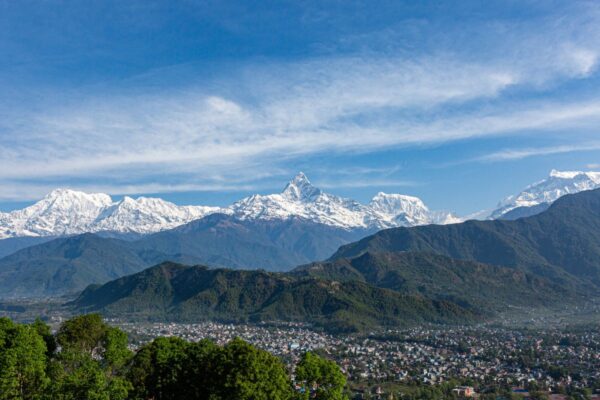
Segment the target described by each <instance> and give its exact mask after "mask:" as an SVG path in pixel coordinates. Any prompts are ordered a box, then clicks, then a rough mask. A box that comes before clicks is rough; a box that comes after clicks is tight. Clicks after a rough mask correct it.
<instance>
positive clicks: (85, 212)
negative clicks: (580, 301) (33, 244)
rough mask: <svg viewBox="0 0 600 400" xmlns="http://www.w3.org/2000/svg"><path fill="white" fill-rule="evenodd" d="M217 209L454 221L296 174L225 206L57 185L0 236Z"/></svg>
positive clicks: (394, 197) (109, 228)
mask: <svg viewBox="0 0 600 400" xmlns="http://www.w3.org/2000/svg"><path fill="white" fill-rule="evenodd" d="M215 213H219V214H226V215H231V216H234V217H235V218H237V219H239V220H284V219H289V218H302V219H305V220H309V221H312V222H315V223H319V224H324V225H329V226H334V227H339V228H344V229H347V230H352V229H363V230H364V229H367V230H378V229H382V228H389V227H393V226H414V225H422V224H429V223H450V222H457V221H458V219H457V218H456V217H454V216H452V215H451V214H449V213H445V212H432V211H430V210H429V209H428V208H427V207H426V206H425V204H424V203H423V202H422V201H421V200H420V199H418V198H416V197H412V196H405V195H400V194H386V193H383V192H380V193H378V194H377V195H376V196H375V197H374V198H373V199H372V201H371V202H370V203H369V204H367V205H363V204H360V203H359V202H357V201H354V200H350V199H344V198H341V197H338V196H334V195H331V194H328V193H325V192H323V191H322V190H320V189H318V188H316V187H315V186H313V185H312V184H311V183H310V181H309V180H308V178H307V177H306V175H304V174H303V173H299V174H298V175H297V176H296V177H294V178H293V179H292V180H291V181H290V182H289V183H288V184H287V185H286V187H285V188H284V190H283V191H282V192H281V193H278V194H271V195H258V194H257V195H252V196H249V197H247V198H244V199H242V200H239V201H237V202H235V203H233V204H232V205H230V206H228V207H208V206H177V205H175V204H173V203H170V202H167V201H164V200H162V199H158V198H147V197H139V198H137V199H133V198H131V197H124V198H123V199H122V200H120V201H117V202H115V201H113V200H112V199H111V197H110V196H108V195H106V194H87V193H83V192H78V191H74V190H69V189H57V190H54V191H52V192H51V193H49V194H48V195H47V196H46V197H45V198H44V199H42V200H41V201H39V202H37V203H35V204H34V205H32V206H30V207H27V208H24V209H22V210H15V211H12V212H9V213H0V239H5V238H14V237H44V236H51V237H57V236H64V235H72V234H80V233H99V232H104V233H120V234H132V235H134V236H135V234H138V235H139V234H149V233H155V232H159V231H164V230H168V229H172V228H175V227H177V226H180V225H184V224H186V223H188V222H190V221H193V220H197V219H200V218H202V217H204V216H206V215H209V214H215Z"/></svg>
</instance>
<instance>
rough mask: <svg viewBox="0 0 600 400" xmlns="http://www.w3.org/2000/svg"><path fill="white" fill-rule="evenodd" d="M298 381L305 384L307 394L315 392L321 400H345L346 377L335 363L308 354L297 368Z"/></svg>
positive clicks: (310, 353)
mask: <svg viewBox="0 0 600 400" xmlns="http://www.w3.org/2000/svg"><path fill="white" fill-rule="evenodd" d="M296 381H298V382H303V384H304V388H305V393H306V394H307V396H308V394H309V393H310V391H311V390H312V391H314V392H315V394H316V398H317V399H319V400H343V399H346V398H347V397H346V396H345V395H344V387H345V386H346V377H345V376H344V374H343V373H342V371H340V368H339V367H338V366H337V364H336V363H334V362H333V361H329V360H326V359H324V358H322V357H319V356H318V355H316V354H314V353H312V352H307V353H305V354H304V355H303V356H302V359H301V360H300V362H299V363H298V365H297V366H296Z"/></svg>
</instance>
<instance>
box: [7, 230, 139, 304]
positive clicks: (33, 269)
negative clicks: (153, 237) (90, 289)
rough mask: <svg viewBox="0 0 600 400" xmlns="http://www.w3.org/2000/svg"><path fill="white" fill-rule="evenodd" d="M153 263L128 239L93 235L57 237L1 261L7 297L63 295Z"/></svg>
mask: <svg viewBox="0 0 600 400" xmlns="http://www.w3.org/2000/svg"><path fill="white" fill-rule="evenodd" d="M148 265H149V264H148V262H147V260H144V259H143V258H142V257H140V256H139V255H138V254H136V252H135V251H132V250H131V249H130V248H129V247H128V246H127V243H126V242H122V241H120V240H116V239H105V238H101V237H98V236H96V235H92V234H85V235H79V236H73V237H68V238H61V239H55V240H52V241H50V242H46V243H43V244H38V245H35V246H32V247H28V248H25V249H22V250H19V251H17V252H16V253H13V254H11V255H9V256H7V257H4V258H3V259H1V260H0V293H1V294H2V296H4V297H39V296H53V295H62V294H65V293H74V292H77V291H79V290H82V289H83V288H85V287H86V286H87V285H89V284H90V283H91V282H99V283H104V282H108V281H109V280H111V279H115V278H118V277H120V276H123V275H127V274H131V273H134V272H137V271H140V270H141V269H143V268H145V267H147V266H148Z"/></svg>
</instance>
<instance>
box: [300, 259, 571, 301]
mask: <svg viewBox="0 0 600 400" xmlns="http://www.w3.org/2000/svg"><path fill="white" fill-rule="evenodd" d="M292 273H293V274H294V275H297V276H312V277H320V278H323V279H331V280H338V281H351V280H357V281H362V282H366V283H369V284H371V285H374V286H377V287H382V288H386V289H392V290H395V291H398V292H400V293H403V294H419V295H423V296H426V297H428V298H433V299H438V300H451V301H453V302H456V303H457V304H460V305H462V306H465V307H469V308H476V309H479V310H481V311H484V310H485V312H490V311H501V310H505V309H506V307H507V306H539V305H549V304H552V303H556V302H557V300H558V299H560V301H562V302H565V301H569V300H573V299H576V298H577V293H576V292H575V291H574V290H571V289H570V288H567V287H564V286H561V285H557V284H555V283H552V282H550V281H549V280H548V279H544V278H541V277H537V276H535V275H531V274H527V273H525V272H523V271H520V270H515V269H513V268H505V267H498V266H492V265H487V264H482V263H477V262H472V261H464V260H456V259H452V258H449V257H446V256H442V255H439V254H432V253H419V252H398V253H371V252H366V253H364V254H362V255H360V256H358V257H355V258H350V259H346V258H342V259H338V260H335V261H331V262H322V263H312V264H308V265H304V266H301V267H298V268H296V269H295V270H294V271H293V272H292Z"/></svg>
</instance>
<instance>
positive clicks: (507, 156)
mask: <svg viewBox="0 0 600 400" xmlns="http://www.w3.org/2000/svg"><path fill="white" fill-rule="evenodd" d="M596 150H600V142H590V143H582V144H579V145H563V146H550V147H535V148H527V149H506V150H501V151H497V152H494V153H490V154H486V155H484V156H481V157H478V158H476V159H475V160H476V161H507V160H520V159H523V158H528V157H535V156H545V155H550V154H561V153H573V152H582V151H596ZM590 165H592V166H590ZM590 165H588V168H595V167H593V166H594V165H596V166H597V165H598V164H590Z"/></svg>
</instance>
